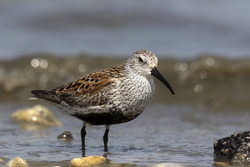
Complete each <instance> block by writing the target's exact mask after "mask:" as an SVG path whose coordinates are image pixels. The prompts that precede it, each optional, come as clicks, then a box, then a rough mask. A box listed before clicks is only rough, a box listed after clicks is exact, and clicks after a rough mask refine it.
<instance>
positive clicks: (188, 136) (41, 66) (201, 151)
mask: <svg viewBox="0 0 250 167" xmlns="http://www.w3.org/2000/svg"><path fill="white" fill-rule="evenodd" d="M124 62H125V59H114V58H100V57H97V56H94V57H92V56H90V55H78V56H68V57H66V58H59V57H55V56H54V55H45V54H34V55H27V56H24V57H21V58H19V59H14V60H10V61H0V74H1V75H0V94H1V96H0V136H1V140H0V165H4V164H6V163H7V162H8V161H9V160H10V159H12V158H14V157H17V156H19V157H21V158H23V159H24V160H26V161H27V162H28V164H29V165H30V166H68V164H69V162H70V160H72V159H73V158H77V157H81V155H82V152H81V139H80V129H81V127H82V122H81V121H79V120H76V119H74V118H71V117H68V116H65V115H63V114H61V113H60V112H59V111H58V110H57V109H56V108H54V107H52V106H50V105H48V106H47V107H49V109H50V110H51V111H52V112H53V113H54V114H55V115H56V117H57V119H58V120H59V121H61V122H62V123H63V126H62V127H54V128H50V129H47V130H41V131H34V130H33V131H29V130H24V129H22V128H20V127H19V126H18V125H15V124H13V123H11V121H10V119H9V117H10V115H11V114H12V113H13V112H14V111H16V110H18V109H21V108H25V107H27V106H33V105H36V104H41V103H42V102H40V101H28V100H27V98H28V97H30V96H31V93H30V91H31V90H34V89H52V88H54V87H56V86H59V85H63V84H65V83H68V82H71V81H73V80H75V79H77V78H78V77H81V76H83V75H86V74H89V73H91V72H93V71H97V70H100V69H103V68H107V67H110V66H113V65H119V64H122V63H124ZM158 70H159V71H160V72H161V74H162V75H163V76H164V77H165V78H166V79H167V80H168V81H169V83H170V84H171V86H172V87H173V89H174V90H175V92H176V94H175V95H174V96H173V95H172V94H171V93H170V92H169V90H168V89H167V88H166V87H165V86H164V85H163V84H162V83H160V82H159V81H157V80H155V83H156V92H155V96H154V99H153V101H152V103H151V105H150V106H148V108H147V109H146V110H145V112H144V113H143V114H142V115H141V116H139V117H138V118H137V119H135V120H133V121H131V122H129V123H126V124H121V125H114V126H112V127H111V129H110V134H109V153H108V154H105V153H104V151H103V141H102V136H103V134H104V131H105V128H104V127H103V126H99V127H95V126H92V127H87V136H86V149H87V150H86V156H89V155H99V156H101V155H104V156H106V157H107V158H108V159H109V160H110V161H108V162H106V163H105V164H101V165H99V166H114V165H115V166H116V165H117V164H118V165H128V166H152V165H153V166H155V165H157V164H163V166H164V165H165V166H167V163H176V164H180V165H184V166H212V165H213V163H214V157H213V141H214V140H216V139H219V138H223V137H226V136H228V135H230V134H233V133H236V132H242V131H249V126H250V122H249V108H250V103H249V99H250V96H249V94H250V89H249V74H250V73H249V72H250V59H249V58H244V59H226V58H221V57H218V56H215V55H208V54H207V55H203V56H200V57H196V58H194V59H191V60H185V61H184V60H183V61H179V60H176V59H160V60H159V66H158ZM42 104H43V103H42ZM45 105H46V104H45ZM63 131H70V132H71V133H72V134H73V137H74V140H73V141H71V142H62V141H59V140H58V139H57V136H58V135H60V134H61V133H62V132H63ZM1 160H2V161H1Z"/></svg>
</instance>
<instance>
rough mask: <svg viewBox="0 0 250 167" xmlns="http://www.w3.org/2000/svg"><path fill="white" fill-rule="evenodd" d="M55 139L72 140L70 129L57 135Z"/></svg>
mask: <svg viewBox="0 0 250 167" xmlns="http://www.w3.org/2000/svg"><path fill="white" fill-rule="evenodd" d="M57 139H58V140H61V141H65V142H67V141H71V140H73V139H74V138H73V135H72V134H71V133H70V131H64V132H63V133H62V134H60V135H59V136H57Z"/></svg>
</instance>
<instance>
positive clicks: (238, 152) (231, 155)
mask: <svg viewBox="0 0 250 167" xmlns="http://www.w3.org/2000/svg"><path fill="white" fill-rule="evenodd" d="M214 155H215V156H216V157H215V160H216V159H221V158H224V159H230V161H231V162H237V163H248V164H250V131H248V132H244V133H235V134H232V135H230V136H227V137H225V138H222V139H219V140H215V141H214Z"/></svg>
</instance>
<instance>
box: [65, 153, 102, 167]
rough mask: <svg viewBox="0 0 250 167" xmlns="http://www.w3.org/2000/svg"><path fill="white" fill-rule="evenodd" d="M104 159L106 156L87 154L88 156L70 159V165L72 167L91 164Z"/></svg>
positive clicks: (98, 162) (99, 162)
mask: <svg viewBox="0 0 250 167" xmlns="http://www.w3.org/2000/svg"><path fill="white" fill-rule="evenodd" d="M105 161H106V158H104V157H103V156H96V155H93V156H88V157H81V158H74V159H72V160H71V161H70V165H71V166H73V167H78V166H91V165H96V164H101V163H103V162H105Z"/></svg>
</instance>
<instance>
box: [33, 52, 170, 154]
mask: <svg viewBox="0 0 250 167" xmlns="http://www.w3.org/2000/svg"><path fill="white" fill-rule="evenodd" d="M157 64H158V59H157V57H156V56H155V55H154V54H153V53H152V52H150V51H147V50H139V51H136V52H134V53H133V54H132V55H131V56H130V57H129V58H128V60H127V61H126V63H125V64H124V65H120V66H113V67H111V68H107V69H104V70H102V71H99V72H95V73H92V74H89V75H86V76H83V77H81V78H79V79H77V80H75V81H73V82H71V83H69V84H66V85H63V86H60V87H58V88H55V89H52V90H33V91H32V93H33V94H34V95H35V96H34V97H31V98H30V99H44V100H45V101H47V102H50V103H51V104H53V105H55V106H56V107H57V108H59V110H60V111H61V112H62V113H63V114H66V115H69V116H73V117H75V118H77V119H80V120H82V121H83V127H82V129H81V139H82V150H83V151H84V150H85V135H86V131H85V128H86V126H87V125H105V126H106V131H105V133H104V136H103V142H104V151H108V146H107V143H108V134H109V129H110V126H111V125H113V124H120V123H125V122H129V121H131V120H133V119H135V118H136V117H138V116H139V115H140V114H141V113H142V112H143V111H144V110H145V108H146V106H147V105H148V104H149V102H150V101H151V100H152V98H153V95H154V92H155V85H154V81H153V76H154V77H156V78H157V79H159V80H160V81H161V82H162V83H163V84H164V85H166V86H167V87H168V89H169V90H170V92H171V93H172V94H174V91H173V89H172V88H171V86H170V85H169V83H168V82H167V81H166V80H165V79H164V77H163V76H162V75H161V74H160V73H159V71H158V70H157V68H156V67H157Z"/></svg>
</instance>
